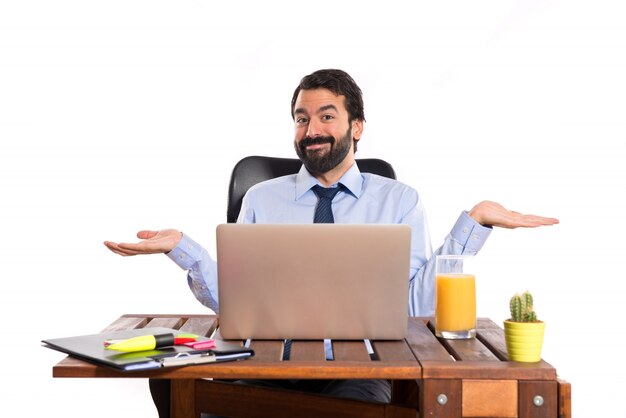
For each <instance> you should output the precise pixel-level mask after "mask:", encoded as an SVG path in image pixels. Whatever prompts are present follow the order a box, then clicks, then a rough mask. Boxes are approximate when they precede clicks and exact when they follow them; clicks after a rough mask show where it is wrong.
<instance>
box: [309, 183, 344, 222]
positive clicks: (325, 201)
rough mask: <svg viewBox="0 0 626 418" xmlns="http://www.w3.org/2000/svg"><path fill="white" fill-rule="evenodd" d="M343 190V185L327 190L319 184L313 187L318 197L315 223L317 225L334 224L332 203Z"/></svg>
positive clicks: (314, 217)
mask: <svg viewBox="0 0 626 418" xmlns="http://www.w3.org/2000/svg"><path fill="white" fill-rule="evenodd" d="M342 188H343V186H342V185H341V184H339V185H338V186H337V187H332V188H331V187H329V188H325V187H322V186H320V185H318V184H316V185H315V186H313V188H312V190H313V193H315V195H316V196H317V199H318V200H317V206H316V207H315V215H314V216H313V223H316V224H333V223H335V217H334V216H333V210H332V202H333V199H334V198H335V196H336V195H337V193H339V191H340V190H341V189H342Z"/></svg>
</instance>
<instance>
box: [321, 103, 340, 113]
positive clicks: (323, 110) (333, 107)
mask: <svg viewBox="0 0 626 418" xmlns="http://www.w3.org/2000/svg"><path fill="white" fill-rule="evenodd" d="M327 110H334V111H335V112H339V110H337V106H335V105H334V104H327V105H325V106H322V107H320V108H319V109H317V113H322V112H325V111H327Z"/></svg>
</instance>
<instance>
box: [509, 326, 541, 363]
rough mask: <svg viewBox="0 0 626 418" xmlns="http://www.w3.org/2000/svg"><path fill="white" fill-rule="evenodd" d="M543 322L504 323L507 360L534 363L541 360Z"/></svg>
mask: <svg viewBox="0 0 626 418" xmlns="http://www.w3.org/2000/svg"><path fill="white" fill-rule="evenodd" d="M545 328H546V324H545V323H544V322H541V321H540V322H513V321H504V339H505V342H506V351H507V352H508V354H509V360H511V361H521V362H527V363H534V362H538V361H540V360H541V348H542V346H543V334H544V331H545Z"/></svg>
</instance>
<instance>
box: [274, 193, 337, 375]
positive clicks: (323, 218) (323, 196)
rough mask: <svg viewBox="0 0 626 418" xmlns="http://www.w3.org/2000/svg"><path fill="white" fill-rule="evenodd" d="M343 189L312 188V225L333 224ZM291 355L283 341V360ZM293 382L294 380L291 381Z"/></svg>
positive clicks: (287, 343)
mask: <svg viewBox="0 0 626 418" xmlns="http://www.w3.org/2000/svg"><path fill="white" fill-rule="evenodd" d="M342 188H343V185H342V184H339V185H338V186H337V187H332V188H331V187H329V188H325V187H322V186H320V185H318V184H316V185H315V186H313V187H312V190H313V193H315V195H316V196H317V206H316V207H315V215H314V216H313V223H316V224H334V223H335V217H334V216H333V210H332V202H333V199H334V198H335V196H336V195H337V193H339V191H340V190H341V189H342ZM290 354H291V340H290V339H287V340H285V345H284V351H283V360H287V359H288V358H289V356H290ZM292 382H295V380H292Z"/></svg>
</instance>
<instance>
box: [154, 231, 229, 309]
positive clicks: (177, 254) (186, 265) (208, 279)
mask: <svg viewBox="0 0 626 418" xmlns="http://www.w3.org/2000/svg"><path fill="white" fill-rule="evenodd" d="M166 255H167V256H168V257H169V258H170V259H171V260H172V261H174V262H175V263H176V264H177V265H178V266H179V267H180V268H182V269H183V270H187V284H188V285H189V288H190V289H191V291H192V293H193V294H194V296H195V297H196V299H198V300H199V301H200V303H202V304H203V305H205V306H207V307H209V308H210V309H212V310H213V311H214V312H216V313H218V312H219V303H218V294H217V263H216V262H215V260H213V259H212V258H211V256H210V255H209V253H208V252H207V250H205V249H204V248H203V247H202V246H201V245H200V244H198V243H196V242H195V241H194V240H192V239H191V238H190V237H188V236H187V235H184V234H183V237H182V238H181V240H180V242H179V243H178V245H177V246H176V247H174V249H172V251H170V252H169V253H167V254H166Z"/></svg>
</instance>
